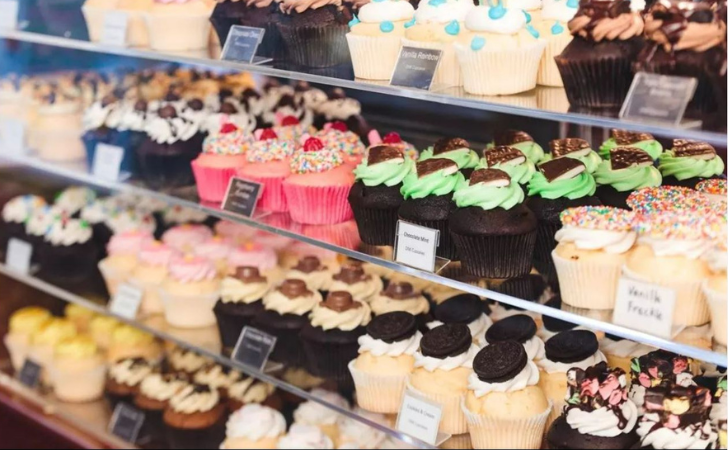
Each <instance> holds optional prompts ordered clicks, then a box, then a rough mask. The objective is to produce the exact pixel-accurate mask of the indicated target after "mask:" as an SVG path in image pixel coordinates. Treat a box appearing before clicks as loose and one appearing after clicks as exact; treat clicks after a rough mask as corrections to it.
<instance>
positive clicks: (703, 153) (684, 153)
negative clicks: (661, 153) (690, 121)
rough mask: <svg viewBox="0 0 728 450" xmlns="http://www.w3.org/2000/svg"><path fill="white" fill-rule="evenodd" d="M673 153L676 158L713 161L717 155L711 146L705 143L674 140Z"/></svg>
mask: <svg viewBox="0 0 728 450" xmlns="http://www.w3.org/2000/svg"><path fill="white" fill-rule="evenodd" d="M673 153H674V154H675V156H676V157H678V158H697V159H713V158H715V157H716V156H717V155H716V153H715V149H714V148H713V146H712V145H710V144H708V143H707V142H701V141H690V140H686V139H675V141H674V142H673Z"/></svg>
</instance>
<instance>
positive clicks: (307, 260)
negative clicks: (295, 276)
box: [293, 256, 326, 273]
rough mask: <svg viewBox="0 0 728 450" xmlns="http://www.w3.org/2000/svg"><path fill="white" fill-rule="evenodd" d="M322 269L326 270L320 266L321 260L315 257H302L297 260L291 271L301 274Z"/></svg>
mask: <svg viewBox="0 0 728 450" xmlns="http://www.w3.org/2000/svg"><path fill="white" fill-rule="evenodd" d="M323 269H326V268H325V267H323V266H322V265H321V260H320V259H318V258H317V257H315V256H304V257H303V258H301V259H299V260H298V264H296V266H295V267H294V268H293V270H297V271H299V272H303V273H311V272H316V271H318V270H323Z"/></svg>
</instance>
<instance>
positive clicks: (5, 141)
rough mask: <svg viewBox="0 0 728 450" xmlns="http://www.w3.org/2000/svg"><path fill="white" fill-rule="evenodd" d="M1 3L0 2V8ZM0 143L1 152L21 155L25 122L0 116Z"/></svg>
mask: <svg viewBox="0 0 728 450" xmlns="http://www.w3.org/2000/svg"><path fill="white" fill-rule="evenodd" d="M1 7H2V4H0V8H1ZM0 143H1V144H2V149H0V151H2V153H3V154H6V155H11V156H23V155H25V153H26V149H27V147H26V145H25V122H23V121H22V120H20V119H15V118H12V117H3V118H0Z"/></svg>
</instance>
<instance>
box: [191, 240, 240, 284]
mask: <svg viewBox="0 0 728 450" xmlns="http://www.w3.org/2000/svg"><path fill="white" fill-rule="evenodd" d="M233 246H234V245H233V242H232V241H230V240H228V239H225V238H223V237H219V236H215V237H213V238H210V239H208V240H207V241H205V242H203V243H201V244H200V245H196V246H195V248H194V250H193V253H194V254H195V255H197V256H201V257H203V258H207V259H209V260H210V261H212V262H213V263H214V264H215V267H216V268H217V272H218V273H219V274H220V276H224V275H226V274H227V259H228V256H229V255H230V251H231V250H232V248H233Z"/></svg>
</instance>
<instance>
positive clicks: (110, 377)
mask: <svg viewBox="0 0 728 450" xmlns="http://www.w3.org/2000/svg"><path fill="white" fill-rule="evenodd" d="M153 370H154V368H153V366H152V364H151V363H150V362H149V361H147V360H146V359H144V358H129V359H122V360H119V361H116V362H115V363H113V364H111V365H110V366H109V372H108V374H107V378H106V396H107V397H108V398H109V399H110V400H111V402H112V404H116V403H120V402H131V401H132V400H133V399H134V396H135V395H136V394H137V392H139V385H140V384H141V382H142V381H143V380H144V379H145V378H146V377H147V376H149V375H151V374H152V371H153Z"/></svg>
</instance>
